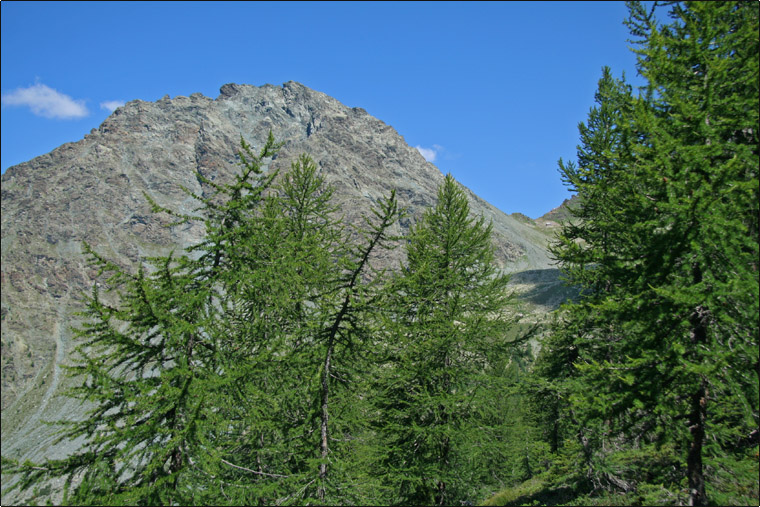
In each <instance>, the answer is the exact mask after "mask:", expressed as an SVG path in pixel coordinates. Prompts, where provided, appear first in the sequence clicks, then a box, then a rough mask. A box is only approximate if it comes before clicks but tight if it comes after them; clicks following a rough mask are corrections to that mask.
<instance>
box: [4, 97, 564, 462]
mask: <svg viewBox="0 0 760 507" xmlns="http://www.w3.org/2000/svg"><path fill="white" fill-rule="evenodd" d="M270 130H271V131H272V132H273V133H274V135H275V137H276V138H277V140H279V141H283V142H284V143H285V144H284V146H283V149H282V150H281V151H280V153H279V154H278V156H277V157H276V158H275V159H274V160H272V161H271V163H270V166H271V168H274V167H281V168H286V167H288V166H289V165H290V162H291V161H292V160H294V159H295V157H296V156H297V155H298V154H300V153H302V152H306V153H309V154H310V155H311V156H312V157H313V158H314V160H315V161H316V162H317V164H318V166H319V167H320V168H321V170H322V171H323V174H325V176H326V178H327V180H328V182H329V183H331V184H332V185H333V186H334V187H335V189H336V191H335V198H336V199H337V201H338V204H339V205H340V209H341V210H342V212H344V213H345V215H346V216H347V218H348V219H349V220H358V219H359V218H360V215H361V213H363V212H367V211H368V210H369V207H370V205H371V204H372V203H373V202H375V201H376V200H377V199H378V198H380V197H381V196H385V195H387V194H388V193H389V192H390V190H391V189H396V191H397V195H398V197H399V201H400V203H401V204H402V205H403V206H407V207H408V209H409V211H410V215H409V217H408V218H407V219H406V221H405V222H404V223H402V224H401V226H402V227H408V226H409V224H410V223H411V221H413V220H414V219H415V217H418V216H419V215H420V213H421V212H422V210H423V209H424V208H425V207H427V206H430V205H432V204H434V202H435V196H436V189H437V187H438V185H439V184H440V182H441V181H442V179H443V175H442V174H441V172H440V171H439V170H438V169H437V168H436V167H435V166H434V165H432V164H430V163H428V162H426V161H425V160H424V158H423V157H422V156H421V155H420V154H419V153H418V152H417V150H415V149H414V148H412V147H410V146H409V145H407V144H406V142H405V141H404V139H403V138H402V137H401V136H400V135H399V134H398V133H397V132H396V131H395V130H394V129H393V128H392V127H390V126H389V125H386V124H385V123H383V122H382V121H380V120H378V119H376V118H374V117H372V116H370V115H369V114H368V113H367V112H366V111H364V110H363V109H360V108H349V107H346V106H344V105H342V104H341V103H339V102H338V101H336V100H335V99H332V98H330V97H328V96H327V95H325V94H323V93H320V92H317V91H314V90H311V89H309V88H307V87H305V86H303V85H301V84H299V83H295V82H288V83H285V84H284V85H282V86H280V87H277V86H272V85H265V86H262V87H254V86H249V85H236V84H227V85H224V86H223V87H222V88H221V92H220V95H219V96H218V97H217V98H216V99H210V98H207V97H204V96H202V95H200V94H193V95H191V96H190V97H175V98H174V99H170V98H169V97H164V98H163V99H161V100H158V101H156V102H143V101H139V100H136V101H132V102H129V103H128V104H126V105H124V106H123V107H120V108H119V109H117V110H116V111H114V113H113V114H112V115H111V116H110V117H109V118H107V119H106V120H105V121H104V122H103V124H102V125H101V126H100V127H99V128H97V129H93V130H92V131H91V133H90V134H88V135H86V136H85V137H84V139H82V140H81V141H78V142H75V143H68V144H65V145H63V146H61V147H59V148H57V149H55V150H53V151H52V152H50V153H48V154H46V155H43V156H40V157H37V158H35V159H33V160H31V161H29V162H26V163H23V164H20V165H17V166H14V167H11V168H9V169H8V170H7V171H6V173H5V174H4V175H3V176H2V275H1V276H2V301H1V305H0V308H1V311H2V365H1V368H2V408H3V411H2V418H3V419H2V431H3V433H2V435H3V437H2V438H3V453H4V455H5V454H6V452H7V453H9V455H15V456H18V457H21V456H26V457H41V454H40V453H44V452H47V451H45V448H46V447H45V446H46V445H48V443H49V441H50V440H49V439H48V438H47V437H44V435H47V433H44V432H43V430H42V429H41V426H40V420H43V419H56V418H58V417H74V416H75V415H74V414H71V413H69V412H70V411H71V410H74V408H72V406H71V405H70V404H67V403H65V402H61V401H59V402H55V400H56V399H57V396H56V394H57V393H58V392H59V391H60V387H61V383H62V382H63V380H62V379H63V375H62V374H61V369H60V364H61V363H62V362H65V361H66V358H67V357H68V356H67V355H68V353H69V351H70V349H71V341H72V333H71V330H70V326H71V325H72V324H73V323H74V322H75V320H74V317H73V313H74V312H75V311H76V310H77V309H78V305H79V298H80V295H81V294H82V293H83V292H89V289H90V287H91V286H92V284H93V283H94V280H95V276H96V273H95V272H94V271H93V270H92V269H90V268H88V266H87V264H86V261H85V258H84V256H83V255H82V253H81V244H82V242H83V241H87V242H88V243H89V244H91V245H92V246H93V247H94V248H95V249H96V250H97V251H99V252H101V253H102V254H104V255H105V256H106V257H108V258H110V259H112V260H114V261H116V262H119V263H121V264H124V265H132V266H134V265H136V263H137V262H139V260H140V258H141V257H144V256H149V255H154V254H156V253H165V252H167V251H168V250H169V249H176V250H180V249H181V248H183V247H185V246H188V245H190V244H192V243H194V242H196V241H197V240H198V239H199V238H200V237H201V235H202V233H203V230H202V228H201V227H200V226H199V225H187V226H183V227H174V228H167V227H163V225H165V223H166V218H162V217H161V216H160V215H154V214H152V213H151V211H150V208H149V206H148V204H147V202H146V200H145V198H144V195H143V193H146V194H148V195H150V196H151V197H152V198H153V199H155V201H156V202H158V203H159V204H161V205H165V206H167V207H170V208H172V209H175V210H179V211H183V212H187V213H191V212H192V211H193V210H194V208H195V202H194V201H193V200H192V199H191V198H189V197H188V196H187V195H186V194H185V193H184V192H183V191H182V189H181V188H182V187H186V188H187V189H189V190H190V191H192V192H195V193H203V192H204V191H206V190H207V189H204V188H203V185H202V184H201V183H200V181H199V179H198V177H197V174H202V175H203V176H204V177H206V178H208V179H210V180H212V181H215V182H223V181H228V180H230V178H231V177H232V175H233V174H234V173H235V171H236V170H237V165H236V164H237V157H236V152H237V150H238V148H239V145H240V138H241V137H242V138H244V139H245V140H246V141H247V142H249V143H250V144H251V145H252V146H253V147H254V149H258V148H260V147H261V146H262V145H263V143H264V141H265V139H266V136H267V134H268V133H269V131H270ZM468 192H469V191H468ZM469 195H470V197H471V205H472V209H473V211H474V212H475V213H476V214H479V215H482V216H484V217H485V218H486V219H487V220H492V221H493V224H494V232H495V244H496V247H497V253H498V259H499V262H500V263H501V265H502V267H504V268H505V269H507V270H509V271H521V270H526V269H542V268H545V267H548V266H549V264H550V261H549V259H548V258H547V254H546V251H545V249H544V245H545V242H546V237H545V236H544V235H543V234H542V233H540V232H537V231H536V228H535V227H534V226H531V224H528V223H526V222H525V221H521V220H518V219H516V218H514V217H512V216H508V215H506V214H504V213H502V212H501V211H499V210H497V209H495V208H494V207H492V206H491V205H489V204H488V203H486V202H485V201H483V200H482V199H480V198H478V197H477V196H475V195H474V194H472V192H469ZM399 252H400V250H398V251H396V253H394V254H393V255H400V254H399ZM386 261H387V262H394V261H395V258H392V257H389V258H388V259H387V260H386ZM35 435H38V437H35Z"/></svg>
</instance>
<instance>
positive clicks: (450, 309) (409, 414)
mask: <svg viewBox="0 0 760 507" xmlns="http://www.w3.org/2000/svg"><path fill="white" fill-rule="evenodd" d="M406 251H407V258H408V260H407V263H406V264H405V265H404V266H403V269H402V274H401V276H400V277H399V278H398V280H396V283H395V285H394V289H393V290H394V296H393V298H392V301H391V303H390V306H391V308H392V309H393V310H392V311H391V313H390V318H389V320H388V322H387V332H388V335H387V336H388V338H387V339H386V340H387V349H386V353H387V354H388V357H387V359H386V361H385V362H384V363H383V365H382V366H381V367H380V368H379V375H381V380H380V381H379V386H380V389H381V392H380V393H379V394H378V395H377V397H378V407H379V410H380V412H379V413H380V414H381V415H380V416H381V418H382V420H381V428H380V434H381V435H382V437H383V440H382V441H383V446H384V453H383V454H384V455H383V458H382V459H381V464H380V465H379V467H380V469H381V471H382V472H381V473H382V474H383V475H384V477H385V483H386V485H387V486H389V487H390V488H391V496H390V500H389V501H390V502H391V503H394V504H396V503H400V504H424V505H451V504H455V503H459V502H460V501H464V500H466V499H467V498H468V497H470V498H471V501H472V499H473V498H472V496H471V495H473V494H474V489H473V486H474V485H475V484H477V483H478V482H479V481H480V480H482V479H483V477H482V475H481V474H483V469H482V468H479V466H478V465H479V464H480V465H481V466H483V467H487V466H488V465H487V464H486V460H485V459H483V458H484V457H485V456H487V453H483V454H479V452H480V451H482V450H483V448H484V447H494V448H497V447H498V437H495V436H494V435H493V434H492V431H493V424H494V420H493V419H491V418H490V416H491V414H490V413H489V408H491V406H490V405H489V403H490V402H489V399H490V396H492V395H494V393H495V392H496V390H495V387H496V385H495V384H496V383H495V378H496V375H495V370H497V366H498V365H503V363H502V362H500V361H501V359H502V358H503V355H501V354H503V352H504V349H505V348H506V344H505V343H504V341H505V336H506V329H507V326H508V323H509V322H508V319H507V317H506V315H505V313H504V312H505V309H506V306H507V304H508V302H509V297H510V296H509V294H508V292H507V290H506V283H507V281H508V278H507V277H506V276H504V275H503V274H499V273H498V271H497V268H496V267H495V264H494V262H493V261H494V254H493V246H492V244H491V225H490V224H488V225H486V223H485V221H484V220H483V219H482V218H479V219H474V218H472V217H471V216H470V208H469V205H468V203H467V197H466V195H465V194H464V192H463V191H462V190H461V189H460V188H459V186H458V184H457V183H456V182H455V181H454V178H453V177H452V176H451V175H447V176H446V179H445V181H444V182H443V184H442V185H441V187H440V188H439V190H438V203H437V204H436V206H435V208H434V209H430V210H427V211H426V212H425V214H424V217H423V218H422V220H421V221H420V222H418V223H417V224H415V225H414V226H413V227H412V229H411V231H410V233H409V238H408V244H407V247H406Z"/></svg>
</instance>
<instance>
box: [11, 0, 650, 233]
mask: <svg viewBox="0 0 760 507" xmlns="http://www.w3.org/2000/svg"><path fill="white" fill-rule="evenodd" d="M0 9H2V17H1V18H0V20H1V23H2V30H1V32H0V36H1V37H2V45H1V51H2V59H1V62H0V65H1V67H2V69H1V70H2V72H1V74H0V76H1V80H2V84H1V88H2V122H1V123H0V129H1V130H2V150H0V152H1V154H2V171H3V172H5V170H6V169H7V168H8V167H9V166H12V165H14V164H18V163H20V162H24V161H26V160H29V159H31V158H34V157H36V156H39V155H42V154H44V153H47V152H49V151H51V150H52V149H54V148H55V147H57V146H59V145H61V144H63V143H66V142H73V141H78V140H80V139H82V138H83V137H84V135H85V134H86V133H88V132H89V131H90V130H91V129H93V128H96V127H98V126H99V125H100V124H101V123H102V122H103V120H104V119H105V118H106V117H107V116H108V115H109V114H110V112H111V110H112V109H113V107H115V106H116V105H118V104H120V103H123V102H125V101H130V100H134V99H141V100H145V101H155V100H158V99H160V98H161V97H163V96H164V95H166V94H168V95H169V96H171V97H175V96H177V95H185V96H187V95H190V94H191V93H195V92H200V93H203V94H204V95H206V96H208V97H212V98H216V97H217V96H218V95H219V88H220V87H221V86H222V85H223V84H225V83H231V82H232V83H246V84H252V85H257V86H260V85H263V84H265V83H271V84H275V85H280V84H282V83H284V82H286V81H290V80H294V81H298V82H300V83H303V84H304V85H306V86H308V87H310V88H313V89H315V90H318V91H321V92H324V93H326V94H328V95H330V96H332V97H335V98H336V99H338V100H339V101H341V102H342V103H343V104H345V105H347V106H349V107H362V108H364V109H366V110H367V111H368V112H369V113H370V114H371V115H373V116H375V117H377V118H379V119H381V120H383V121H384V122H385V123H387V124H389V125H391V126H392V127H394V128H395V129H396V130H397V131H398V132H399V134H401V135H402V136H403V137H404V138H405V139H406V142H407V143H409V144H410V145H411V146H415V147H418V149H420V150H421V152H422V153H423V154H425V155H426V158H428V159H430V160H431V161H432V162H433V163H434V164H435V165H436V166H437V167H438V168H439V169H440V170H441V171H442V172H444V173H446V172H451V173H452V174H453V175H454V177H455V178H456V179H457V180H459V181H460V182H462V183H463V184H465V185H467V186H468V187H470V188H471V189H472V190H473V191H475V192H476V193H477V194H478V195H480V196H481V197H483V198H484V199H486V200H487V201H489V202H491V203H492V204H494V205H495V206H497V207H498V208H500V209H502V210H503V211H505V212H507V213H512V212H516V211H519V212H521V213H524V214H526V215H528V216H530V217H534V218H535V217H537V216H540V215H542V214H544V213H546V212H547V211H549V210H551V209H552V208H554V207H556V206H558V205H559V204H560V203H561V202H562V200H563V199H565V198H567V197H569V196H570V193H569V192H568V191H567V189H566V188H565V187H564V186H563V184H562V182H561V180H560V178H559V174H558V172H557V160H558V159H559V158H560V157H563V158H564V159H565V160H568V159H574V157H575V146H576V145H577V143H578V133H577V124H578V122H579V121H585V119H586V115H587V114H588V110H589V108H590V107H591V106H592V104H593V96H594V91H595V90H596V83H597V81H598V79H599V77H600V76H601V68H602V66H604V65H608V66H610V67H611V68H612V70H613V74H614V75H615V76H620V74H621V73H622V72H625V73H626V77H627V78H628V79H629V81H631V80H633V81H634V83H636V82H637V81H635V78H636V72H635V55H634V54H633V53H632V52H631V51H630V50H629V43H628V42H627V41H626V40H627V38H628V32H627V29H626V28H625V26H623V24H622V22H623V20H624V19H625V17H626V15H627V9H626V7H625V4H624V3H623V2H483V3H479V2H440V3H439V2H419V3H417V2H378V3H374V2H357V3H352V2H336V3H332V2H324V3H323V2H271V3H270V2H220V1H217V2H213V3H212V2H166V3H162V2H50V3H48V2H19V1H7V0H6V1H4V2H2V3H0Z"/></svg>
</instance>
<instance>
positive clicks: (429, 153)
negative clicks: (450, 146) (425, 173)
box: [415, 144, 441, 162]
mask: <svg viewBox="0 0 760 507" xmlns="http://www.w3.org/2000/svg"><path fill="white" fill-rule="evenodd" d="M415 148H417V151H419V152H420V155H422V156H423V157H425V160H427V161H428V162H435V157H436V156H437V155H438V152H439V151H440V150H441V146H438V145H437V144H434V145H433V147H432V148H423V147H422V146H420V145H419V144H418V145H417V146H415Z"/></svg>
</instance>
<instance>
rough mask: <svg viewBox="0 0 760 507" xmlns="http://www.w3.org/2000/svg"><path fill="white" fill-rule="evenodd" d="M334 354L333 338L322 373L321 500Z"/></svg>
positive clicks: (325, 465) (318, 494)
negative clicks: (331, 366) (331, 367)
mask: <svg viewBox="0 0 760 507" xmlns="http://www.w3.org/2000/svg"><path fill="white" fill-rule="evenodd" d="M332 353H333V338H332V336H331V337H330V340H329V341H328V343H327V354H325V364H324V371H323V372H322V417H321V428H320V435H321V438H322V441H321V451H322V463H321V464H320V465H319V481H320V486H319V489H318V493H317V496H318V497H319V499H320V500H324V499H325V487H324V483H325V480H326V479H327V454H328V452H329V447H328V435H329V433H328V422H329V419H330V413H329V410H328V407H329V402H330V364H331V362H332Z"/></svg>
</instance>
